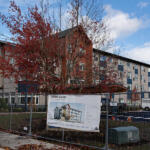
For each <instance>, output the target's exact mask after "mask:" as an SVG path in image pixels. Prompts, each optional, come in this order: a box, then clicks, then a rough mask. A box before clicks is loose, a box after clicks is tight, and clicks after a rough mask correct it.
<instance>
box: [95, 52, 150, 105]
mask: <svg viewBox="0 0 150 150" xmlns="http://www.w3.org/2000/svg"><path fill="white" fill-rule="evenodd" d="M102 64H107V65H110V66H112V67H113V68H114V70H115V71H117V76H118V81H119V82H121V83H122V84H123V85H124V86H125V87H127V89H128V91H127V92H126V93H120V94H117V93H116V94H114V96H113V100H114V101H116V102H121V103H128V104H131V103H132V104H141V102H142V99H147V98H150V93H149V92H150V65H149V64H146V63H143V62H139V61H136V60H133V59H129V58H126V57H122V56H119V55H115V54H112V53H108V52H104V51H101V50H97V49H93V66H96V67H97V68H99V71H98V72H102V70H103V69H105V67H106V66H105V67H103V65H102ZM108 69H109V68H108ZM106 70H107V67H106ZM103 79H104V78H103ZM103 79H102V77H101V74H96V75H94V78H93V81H94V82H95V83H96V84H98V83H99V82H101V81H102V80H103ZM132 93H133V94H132Z"/></svg>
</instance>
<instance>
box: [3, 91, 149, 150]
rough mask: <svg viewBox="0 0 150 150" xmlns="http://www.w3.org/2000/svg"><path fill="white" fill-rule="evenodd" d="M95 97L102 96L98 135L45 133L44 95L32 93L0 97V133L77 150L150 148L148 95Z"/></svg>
mask: <svg viewBox="0 0 150 150" xmlns="http://www.w3.org/2000/svg"><path fill="white" fill-rule="evenodd" d="M98 95H101V99H100V101H101V103H102V106H101V114H100V124H99V130H100V131H99V132H83V131H76V130H68V129H62V128H56V127H51V129H50V130H47V129H46V120H47V105H46V99H45V96H44V95H42V94H31V93H30V94H29V95H23V94H22V95H21V94H18V93H1V94H0V130H2V131H7V132H13V133H17V134H20V135H29V136H33V137H34V138H38V139H44V140H46V141H50V142H53V143H59V144H60V143H64V144H68V145H74V146H77V147H79V149H90V150H92V149H106V150H108V149H114V150H126V149H131V150H147V149H149V147H150V97H149V96H150V93H149V92H136V93H135V92H134V93H132V92H126V93H113V94H112V93H111V94H109V97H108V94H98ZM79 113H80V112H78V114H79ZM56 117H57V116H56ZM77 119H78V116H77Z"/></svg>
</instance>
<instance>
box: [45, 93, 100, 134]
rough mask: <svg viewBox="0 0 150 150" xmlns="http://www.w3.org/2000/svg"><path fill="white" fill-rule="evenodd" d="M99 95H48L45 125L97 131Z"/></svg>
mask: <svg viewBox="0 0 150 150" xmlns="http://www.w3.org/2000/svg"><path fill="white" fill-rule="evenodd" d="M100 114H101V96H99V95H49V96H48V111H47V126H48V128H50V127H51V126H53V127H60V128H67V129H74V130H81V131H89V132H99V123H100Z"/></svg>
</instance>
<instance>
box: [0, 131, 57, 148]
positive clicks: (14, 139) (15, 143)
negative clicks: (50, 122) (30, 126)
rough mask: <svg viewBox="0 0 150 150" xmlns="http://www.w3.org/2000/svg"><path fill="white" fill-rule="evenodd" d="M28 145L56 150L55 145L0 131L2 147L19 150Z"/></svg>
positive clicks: (0, 145) (0, 144)
mask: <svg viewBox="0 0 150 150" xmlns="http://www.w3.org/2000/svg"><path fill="white" fill-rule="evenodd" d="M26 144H37V145H42V146H43V147H44V148H47V149H51V148H56V147H57V146H56V145H54V144H50V143H46V142H43V141H40V140H35V139H32V138H30V137H25V136H19V135H15V134H10V133H5V132H1V131H0V147H9V148H11V149H14V150H17V147H19V146H21V145H26ZM1 149H2V148H0V150H1ZM2 150H3V149H2Z"/></svg>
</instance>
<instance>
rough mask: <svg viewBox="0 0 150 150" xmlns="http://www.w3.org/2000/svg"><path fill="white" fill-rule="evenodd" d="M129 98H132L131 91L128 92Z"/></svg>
mask: <svg viewBox="0 0 150 150" xmlns="http://www.w3.org/2000/svg"><path fill="white" fill-rule="evenodd" d="M127 99H131V91H128V92H127Z"/></svg>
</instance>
